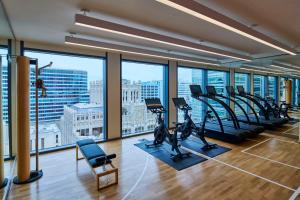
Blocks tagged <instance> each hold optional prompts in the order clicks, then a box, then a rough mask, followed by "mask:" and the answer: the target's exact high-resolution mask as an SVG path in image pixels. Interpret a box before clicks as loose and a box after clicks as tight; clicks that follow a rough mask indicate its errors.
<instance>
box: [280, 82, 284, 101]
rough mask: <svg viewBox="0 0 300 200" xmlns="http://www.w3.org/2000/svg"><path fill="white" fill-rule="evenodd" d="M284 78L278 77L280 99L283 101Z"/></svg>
mask: <svg viewBox="0 0 300 200" xmlns="http://www.w3.org/2000/svg"><path fill="white" fill-rule="evenodd" d="M284 88H285V78H283V77H280V101H285V92H284Z"/></svg>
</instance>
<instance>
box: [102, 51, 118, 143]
mask: <svg viewBox="0 0 300 200" xmlns="http://www.w3.org/2000/svg"><path fill="white" fill-rule="evenodd" d="M121 82H122V80H121V55H120V54H118V53H107V64H106V101H105V102H106V103H105V104H106V106H105V107H106V112H105V113H106V122H105V124H106V133H107V139H115V138H120V137H121V134H122V124H121V117H122V116H121V115H122V113H121V109H122V102H121V84H122V83H121Z"/></svg>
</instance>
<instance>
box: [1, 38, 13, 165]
mask: <svg viewBox="0 0 300 200" xmlns="http://www.w3.org/2000/svg"><path fill="white" fill-rule="evenodd" d="M0 48H2V49H7V54H8V55H12V40H11V39H8V40H7V45H5V44H0ZM11 66H12V65H11V60H10V59H8V60H7V101H8V140H9V141H8V143H9V147H8V156H4V161H7V160H11V159H13V158H14V156H13V155H12V123H11V121H12V116H11V111H12V107H11V96H12V93H11V81H12V77H11ZM1 101H2V100H1ZM1 120H2V119H1Z"/></svg>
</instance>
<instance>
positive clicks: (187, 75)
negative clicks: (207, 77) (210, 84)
mask: <svg viewBox="0 0 300 200" xmlns="http://www.w3.org/2000/svg"><path fill="white" fill-rule="evenodd" d="M192 84H197V85H201V87H202V88H203V70H202V69H194V68H184V67H179V68H178V85H177V95H178V97H184V98H185V100H186V102H187V103H188V104H189V105H190V106H191V107H192V111H191V114H192V119H193V120H194V121H195V122H200V121H201V120H202V113H203V112H202V111H203V110H202V106H203V105H202V103H201V102H200V101H198V100H196V99H194V98H192V97H191V91H190V87H189V86H190V85H192ZM178 121H179V122H182V121H183V113H182V112H181V111H178Z"/></svg>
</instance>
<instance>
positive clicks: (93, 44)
mask: <svg viewBox="0 0 300 200" xmlns="http://www.w3.org/2000/svg"><path fill="white" fill-rule="evenodd" d="M65 44H69V45H76V46H83V47H90V48H96V49H103V50H108V51H116V52H121V53H129V54H135V55H142V56H149V57H155V58H162V59H167V60H177V61H184V62H191V63H197V64H203V65H214V66H219V64H218V63H214V62H209V61H207V62H206V61H205V60H203V61H202V60H196V59H195V60H192V59H189V58H187V57H176V56H171V55H169V54H166V53H161V52H159V55H156V54H154V53H151V52H149V51H147V50H144V49H139V48H134V47H124V46H120V45H115V44H108V43H103V42H99V41H94V40H88V39H83V38H76V37H69V36H66V38H65Z"/></svg>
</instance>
